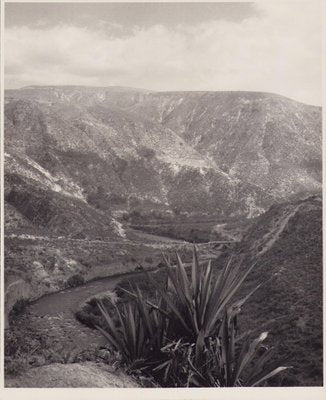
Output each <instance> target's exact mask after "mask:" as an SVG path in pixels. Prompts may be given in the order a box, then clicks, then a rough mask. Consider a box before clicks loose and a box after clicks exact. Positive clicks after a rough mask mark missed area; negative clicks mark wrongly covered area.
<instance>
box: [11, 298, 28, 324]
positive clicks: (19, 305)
mask: <svg viewBox="0 0 326 400" xmlns="http://www.w3.org/2000/svg"><path fill="white" fill-rule="evenodd" d="M28 304H29V300H27V299H25V298H24V297H21V298H20V299H18V300H17V301H16V303H15V304H14V305H13V307H12V309H11V310H10V313H9V319H10V318H13V317H15V316H17V315H20V314H22V313H23V312H24V311H25V309H26V307H27V306H28Z"/></svg>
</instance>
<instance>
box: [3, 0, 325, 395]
mask: <svg viewBox="0 0 326 400" xmlns="http://www.w3.org/2000/svg"><path fill="white" fill-rule="evenodd" d="M0 1H1V52H0V57H1V71H0V74H1V79H0V90H1V97H0V101H1V114H0V115H1V117H0V118H1V135H0V138H1V146H0V164H1V165H0V185H1V186H0V192H1V214H0V219H1V222H2V221H3V217H4V214H3V207H4V206H3V189H4V187H3V159H4V153H3V138H4V132H3V104H4V50H5V49H4V18H5V15H4V5H5V3H92V1H89V0H88V1H87V0H68V1H67V0H57V1H50V0H48V1H42V0H21V1H15V0H0ZM262 1H275V0H253V2H256V3H258V2H262ZM276 1H279V0H276ZM282 1H283V0H282ZM306 1H308V2H311V1H319V2H321V3H322V14H321V18H322V49H321V51H322V89H323V161H324V160H325V157H326V150H325V146H324V138H325V136H324V134H325V128H324V127H325V121H326V102H325V93H326V68H325V67H326V64H325V59H326V27H325V24H326V0H288V1H287V2H292V3H300V2H306ZM109 2H112V3H113V2H116V3H117V2H122V3H123V2H125V3H131V2H133V3H137V2H139V3H141V2H142V3H144V2H152V3H160V2H163V1H160V0H151V1H147V0H138V1H135V0H128V1H124V0H116V1H107V0H96V1H93V3H109ZM164 2H165V3H170V2H171V3H172V2H180V3H182V2H184V3H186V2H189V3H190V2H206V3H212V2H224V3H226V2H230V3H232V2H248V1H246V0H236V1H232V0H222V1H214V0H206V1H205V0H204V1H202V0H197V1H193V0H190V1H189V0H188V1H187V0H178V1H174V0H165V1H164ZM325 174H326V167H325V162H323V227H324V226H325V218H326V211H324V210H325V194H326V192H325V183H326V178H325ZM3 233H4V230H3V223H1V228H0V235H1V243H0V246H1V258H0V261H1V289H0V290H1V310H0V311H1V319H0V326H1V333H0V339H1V346H0V361H1V367H0V374H1V379H0V400H2V399H10V400H15V399H18V400H19V399H24V400H26V399H27V400H29V399H33V400H44V399H45V398H46V399H49V400H52V399H55V400H57V399H58V397H59V398H61V399H66V398H69V400H74V399H76V400H77V399H78V400H90V399H92V400H102V399H103V400H104V399H105V400H108V399H116V398H119V399H131V398H132V399H135V400H136V399H141V400H153V399H157V400H170V399H171V400H172V399H173V400H174V399H178V400H206V399H207V400H211V399H212V400H213V399H214V400H216V399H217V398H218V399H219V400H225V399H227V400H238V399H241V400H247V399H248V400H261V399H262V398H263V399H266V400H276V399H277V400H288V399H292V398H294V399H295V400H310V399H311V400H312V399H313V400H319V399H326V386H325V381H326V371H325V358H326V351H325V347H326V334H325V326H326V321H325V297H326V294H325V293H326V290H325V288H326V278H325V269H324V273H323V300H324V310H323V326H324V334H323V338H324V386H323V387H300V388H298V387H296V388H281V387H277V388H234V389H233V388H218V389H213V388H212V389H209V388H205V389H113V388H103V389H89V388H87V389H86V388H85V389H74V388H70V389H29V388H20V389H9V388H4V385H3V384H4V377H3V375H4V374H3V371H4V370H3V363H4V343H3V327H4V312H3V304H4V271H3V248H4V247H3V246H4V237H3ZM325 236H326V235H323V261H324V265H325V262H326V255H325V251H324V250H325V245H326V237H325Z"/></svg>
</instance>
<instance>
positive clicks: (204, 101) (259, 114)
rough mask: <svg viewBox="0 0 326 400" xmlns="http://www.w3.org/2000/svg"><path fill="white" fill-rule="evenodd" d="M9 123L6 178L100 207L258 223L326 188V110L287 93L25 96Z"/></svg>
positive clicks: (20, 93)
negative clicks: (325, 166)
mask: <svg viewBox="0 0 326 400" xmlns="http://www.w3.org/2000/svg"><path fill="white" fill-rule="evenodd" d="M5 117H6V118H5V132H6V141H5V150H6V153H7V158H6V159H7V162H6V167H7V171H8V174H9V173H13V172H12V169H13V165H14V174H16V175H19V176H20V177H21V178H23V180H24V181H25V182H26V183H27V184H29V185H32V186H33V185H37V186H42V187H43V188H44V185H45V186H47V189H46V190H48V191H49V192H50V193H52V192H53V191H56V192H57V193H59V194H60V195H63V196H64V197H66V196H70V197H75V198H77V199H79V200H81V201H84V202H85V203H87V204H88V205H90V206H91V207H93V208H96V209H100V210H106V211H111V210H127V211H130V210H134V209H137V208H140V209H141V208H144V207H145V208H146V209H147V210H148V209H156V208H159V209H166V208H167V209H170V210H175V209H180V208H183V209H184V210H185V211H188V212H191V213H207V212H208V213H210V214H211V213H212V212H214V213H215V214H216V215H218V216H220V217H225V216H235V215H242V216H247V217H253V216H256V215H259V214H260V213H262V212H263V211H265V210H266V209H267V208H268V207H269V206H270V205H271V204H273V203H275V202H278V201H281V200H282V199H284V198H287V197H288V196H289V195H298V196H302V194H304V193H307V192H311V191H319V190H320V188H321V112H320V109H319V108H318V107H311V106H307V105H303V104H300V103H297V102H295V101H292V100H289V99H286V98H283V97H281V96H276V95H272V94H264V93H246V92H212V93H211V92H180V93H179V92H177V93H154V92H149V91H140V90H136V89H128V88H119V87H113V88H88V87H28V88H23V89H20V90H14V91H8V92H7V93H6V106H5ZM10 187H11V186H10V185H8V186H7V192H10Z"/></svg>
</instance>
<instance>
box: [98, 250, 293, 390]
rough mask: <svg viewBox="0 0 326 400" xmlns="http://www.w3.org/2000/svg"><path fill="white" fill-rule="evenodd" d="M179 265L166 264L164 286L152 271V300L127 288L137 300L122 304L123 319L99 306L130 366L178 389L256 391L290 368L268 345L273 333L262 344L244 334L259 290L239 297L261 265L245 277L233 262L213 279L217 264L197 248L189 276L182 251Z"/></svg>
mask: <svg viewBox="0 0 326 400" xmlns="http://www.w3.org/2000/svg"><path fill="white" fill-rule="evenodd" d="M176 261H177V263H176V265H175V266H174V265H172V264H171V263H170V262H169V261H168V260H167V259H165V263H166V273H167V275H166V276H167V279H166V282H165V286H164V287H162V285H159V284H158V283H157V282H156V281H155V279H154V278H153V277H152V276H151V275H150V274H147V275H148V279H149V281H150V283H151V284H152V286H153V287H154V288H155V296H154V298H152V299H151V300H149V299H148V298H146V297H145V296H144V294H143V293H142V291H141V290H140V289H139V287H138V286H135V288H134V289H133V290H130V291H129V290H127V289H121V290H123V291H125V292H126V293H128V295H129V296H130V297H131V299H132V301H130V303H128V304H123V305H121V306H119V305H117V304H114V314H115V315H116V316H117V317H118V321H115V320H114V316H113V315H114V314H113V313H110V312H109V311H108V309H107V308H106V307H105V305H104V304H103V302H101V301H99V302H98V306H99V309H100V311H101V314H102V316H103V318H104V320H105V324H104V325H103V326H97V328H98V329H99V330H100V331H101V332H102V334H103V335H104V336H105V337H106V338H107V340H108V342H109V343H110V344H111V345H112V346H113V347H114V348H115V350H117V351H118V352H119V353H120V354H121V357H122V360H123V362H124V363H125V364H127V365H129V366H130V367H134V368H137V369H138V370H139V369H140V370H141V371H143V372H144V373H145V374H149V375H150V376H152V377H153V378H154V379H155V380H156V381H157V382H159V384H160V385H162V386H178V387H203V386H204V387H210V386H213V387H233V386H256V385H259V384H262V382H264V381H265V380H266V379H268V378H270V377H272V376H274V375H276V374H278V373H280V372H281V371H283V370H284V369H286V368H287V367H283V366H279V365H278V364H275V363H273V362H271V357H272V355H273V351H272V350H270V349H268V350H266V347H265V346H263V345H262V342H263V341H264V340H265V339H266V337H267V332H264V333H262V334H261V335H260V336H259V337H258V338H255V339H254V340H251V339H250V336H249V334H248V335H245V336H243V337H240V336H239V334H238V326H237V316H238V314H239V312H240V311H241V307H242V305H243V304H244V303H245V301H246V300H247V299H248V298H249V297H250V296H251V295H252V293H254V292H255V291H256V290H257V289H258V287H259V286H257V287H256V288H255V289H254V290H252V291H251V292H250V293H248V294H247V295H246V296H245V297H244V298H242V299H240V300H237V301H232V299H233V296H234V294H235V293H236V292H237V291H238V289H239V287H240V286H241V284H242V283H243V281H244V280H245V278H246V277H247V276H248V274H249V273H250V271H251V270H252V269H253V267H254V266H251V267H250V268H248V269H247V270H246V271H245V272H242V270H241V269H240V264H237V265H236V266H234V264H233V263H232V260H229V262H228V263H226V265H225V267H224V268H223V269H222V270H221V271H220V272H219V274H218V276H217V278H213V275H212V268H211V264H210V262H208V264H207V265H202V264H201V263H200V262H199V260H198V255H197V252H196V249H195V248H194V252H193V261H192V266H191V276H190V277H188V275H187V272H186V269H185V266H184V264H183V263H182V260H181V259H180V257H179V255H178V254H177V255H176Z"/></svg>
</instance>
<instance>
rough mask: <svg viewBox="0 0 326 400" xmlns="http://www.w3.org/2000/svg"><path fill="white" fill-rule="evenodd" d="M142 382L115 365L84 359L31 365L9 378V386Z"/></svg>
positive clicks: (113, 385)
mask: <svg viewBox="0 0 326 400" xmlns="http://www.w3.org/2000/svg"><path fill="white" fill-rule="evenodd" d="M138 386H139V385H138V384H137V383H136V382H135V381H134V380H133V379H132V378H130V377H129V376H127V375H126V374H124V373H123V372H118V371H115V370H114V369H113V368H112V367H110V366H108V365H105V364H100V363H94V362H85V363H82V364H50V365H45V366H43V367H37V368H32V369H30V370H29V371H28V372H25V373H23V374H22V375H20V376H18V377H15V378H8V379H6V387H30V388H66V387H72V388H81V387H83V388H86V387H89V388H91V387H92V388H96V387H98V388H104V387H110V388H132V387H138Z"/></svg>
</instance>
